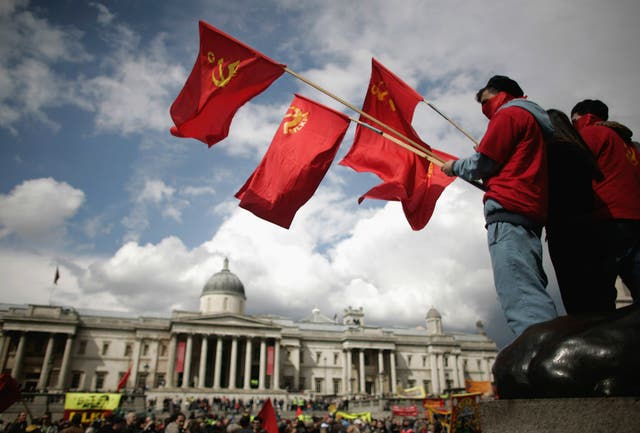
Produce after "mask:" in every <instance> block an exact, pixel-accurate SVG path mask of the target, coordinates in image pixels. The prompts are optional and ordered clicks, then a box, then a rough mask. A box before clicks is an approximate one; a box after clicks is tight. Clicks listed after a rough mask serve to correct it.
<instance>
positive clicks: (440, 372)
mask: <svg viewBox="0 0 640 433" xmlns="http://www.w3.org/2000/svg"><path fill="white" fill-rule="evenodd" d="M437 360H438V378H439V379H440V390H444V388H445V387H446V386H447V382H446V381H445V380H444V362H443V357H442V354H441V353H439V354H438V355H437Z"/></svg>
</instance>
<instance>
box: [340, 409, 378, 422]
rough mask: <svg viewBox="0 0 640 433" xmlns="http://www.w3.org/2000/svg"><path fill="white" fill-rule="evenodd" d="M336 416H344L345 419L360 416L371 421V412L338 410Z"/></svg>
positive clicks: (363, 419)
mask: <svg viewBox="0 0 640 433" xmlns="http://www.w3.org/2000/svg"><path fill="white" fill-rule="evenodd" d="M335 417H336V418H338V417H340V418H344V419H356V418H360V419H361V420H362V421H366V422H371V412H359V413H349V412H342V411H338V412H336V414H335Z"/></svg>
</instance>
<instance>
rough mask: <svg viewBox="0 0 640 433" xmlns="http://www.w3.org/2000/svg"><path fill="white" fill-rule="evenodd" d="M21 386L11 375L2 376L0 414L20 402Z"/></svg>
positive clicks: (0, 379) (0, 381)
mask: <svg viewBox="0 0 640 433" xmlns="http://www.w3.org/2000/svg"><path fill="white" fill-rule="evenodd" d="M20 398H21V395H20V385H19V384H18V382H16V380H15V379H14V378H13V377H11V375H10V374H6V373H5V374H0V413H1V412H4V411H5V410H6V409H8V408H9V407H10V406H11V405H12V404H13V403H15V402H17V401H20Z"/></svg>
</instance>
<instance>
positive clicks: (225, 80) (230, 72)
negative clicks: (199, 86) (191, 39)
mask: <svg viewBox="0 0 640 433" xmlns="http://www.w3.org/2000/svg"><path fill="white" fill-rule="evenodd" d="M207 60H208V61H209V63H212V64H213V63H215V62H216V56H215V55H214V54H213V52H211V51H209V52H208V53H207ZM223 65H224V59H223V58H220V59H218V75H219V76H220V78H216V69H215V67H214V68H213V70H212V71H211V81H213V84H215V85H216V87H224V86H226V85H227V84H229V81H231V79H232V78H233V77H234V76H235V75H236V72H237V71H238V65H240V60H238V61H235V62H233V63H230V64H229V65H227V75H226V76H225V75H224V69H223Z"/></svg>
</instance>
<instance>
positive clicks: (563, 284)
mask: <svg viewBox="0 0 640 433" xmlns="http://www.w3.org/2000/svg"><path fill="white" fill-rule="evenodd" d="M476 100H477V101H478V102H479V103H480V104H481V107H482V112H483V113H484V114H485V116H486V117H487V118H488V119H489V125H488V127H487V131H486V133H485V134H484V136H483V138H482V140H481V141H480V143H479V144H478V145H477V146H476V152H475V153H474V154H473V155H471V156H469V157H467V158H463V159H459V160H455V161H454V160H452V161H447V162H446V163H444V165H443V166H442V168H441V170H442V171H443V172H444V173H445V174H446V175H448V176H458V177H461V178H463V179H466V180H469V181H477V180H481V181H482V184H483V186H484V188H485V189H486V192H485V195H484V214H485V220H486V229H487V241H488V245H489V255H490V257H491V264H492V268H493V276H494V285H495V287H496V291H497V294H498V298H499V300H500V303H501V306H502V310H503V313H504V315H505V319H506V321H507V324H508V325H509V327H510V328H511V330H512V331H513V332H514V334H515V335H516V336H518V335H520V334H521V333H522V332H524V331H525V330H526V329H527V328H528V327H529V326H531V325H533V324H535V323H539V322H545V321H548V320H551V319H554V318H555V317H557V315H558V312H557V309H556V305H555V303H554V302H553V299H552V298H551V296H550V295H549V293H548V292H547V290H546V286H547V276H546V274H545V272H544V269H543V265H542V241H541V234H542V229H543V228H545V229H546V237H547V240H548V243H549V255H550V257H551V261H552V263H553V267H554V270H555V273H556V277H557V280H558V285H559V288H560V294H561V296H562V302H563V304H564V307H565V310H566V311H567V313H568V314H592V313H608V312H612V311H614V310H615V309H616V295H617V290H616V287H615V283H616V279H617V277H618V276H619V277H620V278H621V279H622V281H623V282H624V283H625V285H626V286H627V287H628V288H629V291H630V292H631V296H632V298H633V301H634V303H636V302H637V301H638V297H639V295H640V293H639V291H640V150H639V148H638V143H635V142H633V141H632V136H633V133H632V132H631V130H630V129H629V128H627V127H626V126H624V125H622V124H620V123H618V122H615V121H611V120H609V108H608V107H607V105H606V104H605V103H603V102H602V101H600V100H594V99H585V100H582V101H580V102H578V103H577V104H575V106H574V107H573V109H572V110H571V117H570V118H569V116H567V115H566V114H565V113H563V112H562V111H560V110H555V109H552V110H545V109H543V108H542V107H540V106H539V105H538V104H536V103H534V102H532V101H530V100H529V99H528V98H527V97H526V96H525V95H524V92H523V90H522V88H520V86H519V84H518V83H517V82H516V81H514V80H513V79H511V78H509V77H506V76H502V75H496V76H493V77H492V78H491V79H490V80H489V81H488V82H487V84H486V85H485V86H484V87H482V88H481V89H480V90H479V91H478V92H477V95H476Z"/></svg>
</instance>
